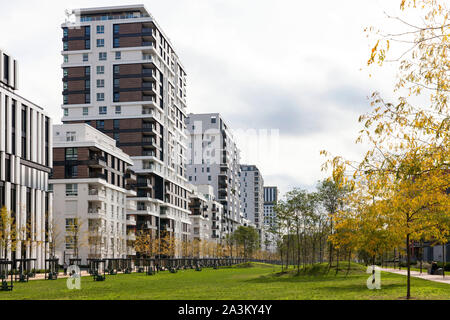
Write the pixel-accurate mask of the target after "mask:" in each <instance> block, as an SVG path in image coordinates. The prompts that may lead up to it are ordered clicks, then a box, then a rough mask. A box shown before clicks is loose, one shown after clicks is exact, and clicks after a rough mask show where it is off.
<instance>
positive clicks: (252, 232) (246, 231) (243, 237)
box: [233, 226, 259, 258]
mask: <svg viewBox="0 0 450 320" xmlns="http://www.w3.org/2000/svg"><path fill="white" fill-rule="evenodd" d="M233 238H234V239H235V241H236V244H237V245H239V246H242V251H243V256H244V257H245V258H249V257H252V255H253V253H254V252H255V251H256V250H257V249H258V247H259V234H258V231H257V230H256V229H255V228H253V227H244V226H239V227H238V228H237V229H236V230H235V231H234V233H233Z"/></svg>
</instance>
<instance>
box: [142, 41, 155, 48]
mask: <svg viewBox="0 0 450 320" xmlns="http://www.w3.org/2000/svg"><path fill="white" fill-rule="evenodd" d="M142 46H143V47H153V42H151V41H142Z"/></svg>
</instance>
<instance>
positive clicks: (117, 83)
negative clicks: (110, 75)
mask: <svg viewBox="0 0 450 320" xmlns="http://www.w3.org/2000/svg"><path fill="white" fill-rule="evenodd" d="M119 87H120V79H114V88H119Z"/></svg>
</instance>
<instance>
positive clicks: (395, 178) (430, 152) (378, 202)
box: [328, 0, 450, 299]
mask: <svg viewBox="0 0 450 320" xmlns="http://www.w3.org/2000/svg"><path fill="white" fill-rule="evenodd" d="M400 8H401V9H402V10H403V11H405V12H406V11H414V12H415V13H417V14H419V15H420V16H421V18H422V19H421V24H420V25H417V24H415V23H411V22H407V21H405V19H404V18H402V17H391V16H388V18H389V19H394V20H395V21H397V22H400V23H402V24H403V26H404V27H406V28H408V29H409V30H407V31H405V32H400V33H392V32H383V31H376V32H375V36H376V37H377V39H376V42H375V45H374V46H373V48H372V51H371V53H370V58H369V60H368V65H379V66H383V65H384V64H385V63H386V62H393V63H398V81H397V84H396V86H395V88H394V92H395V94H396V95H397V96H398V97H397V102H394V103H391V102H387V101H385V100H384V99H383V98H382V97H381V95H380V94H379V93H374V94H373V95H372V103H371V105H372V107H373V109H372V111H371V112H369V113H367V114H364V115H362V116H361V117H360V119H359V121H360V122H361V123H362V124H363V128H362V130H361V131H360V135H359V137H358V139H357V142H358V143H362V142H364V143H366V144H367V145H369V150H368V151H367V153H366V154H365V155H364V157H363V159H362V161H360V162H356V163H355V162H351V161H348V160H344V159H342V158H340V157H335V158H333V159H332V160H329V161H328V164H331V166H332V168H333V176H334V177H335V176H340V177H344V176H346V169H350V170H352V171H353V179H354V183H357V182H359V181H361V180H362V181H367V182H371V183H373V182H375V183H376V184H375V185H376V188H377V192H376V198H375V199H374V201H375V204H373V206H374V207H370V206H369V207H368V208H370V209H371V210H372V211H370V210H369V211H366V212H368V214H366V215H361V218H362V219H363V220H365V222H367V221H369V220H370V218H371V214H370V213H373V212H376V213H377V214H379V215H380V214H381V215H382V217H383V219H385V221H386V226H385V228H387V229H389V230H390V232H391V233H392V234H396V235H398V236H399V237H401V238H403V245H404V248H405V251H406V259H407V270H408V276H407V294H406V298H407V299H409V298H410V297H411V291H410V258H411V257H410V254H411V252H410V247H411V243H412V241H414V240H417V241H418V240H422V239H423V238H433V239H438V240H440V241H442V242H444V241H446V240H445V239H446V237H447V235H448V226H449V215H450V210H449V209H448V208H449V204H448V201H449V197H448V195H446V194H445V193H446V190H447V192H448V190H449V188H450V179H449V178H448V177H449V176H448V175H449V172H450V171H449V170H450V161H449V159H450V144H449V132H450V130H449V129H450V117H449V108H448V98H449V97H448V94H449V92H450V90H449V88H450V87H449V86H450V82H449V79H450V78H449V77H450V74H449V72H448V70H449V67H448V66H449V63H450V61H449V50H450V45H449V37H448V34H449V31H450V24H449V22H448V12H449V10H448V7H447V3H446V2H444V1H439V0H402V1H401V2H400ZM367 30H368V32H370V33H371V34H372V33H374V30H375V29H374V28H369V29H367ZM392 44H395V45H397V47H398V45H399V44H407V45H409V46H410V47H409V48H407V50H404V51H403V54H401V55H400V57H394V58H390V52H391V48H392ZM418 97H420V98H421V99H418ZM426 101H429V102H426ZM345 180H346V179H344V180H343V181H345ZM361 190H363V189H361ZM361 192H362V191H361ZM376 207H378V208H379V209H378V210H375V211H373V210H374V208H376ZM438 225H439V227H438ZM377 242H378V244H379V242H382V239H378V240H377Z"/></svg>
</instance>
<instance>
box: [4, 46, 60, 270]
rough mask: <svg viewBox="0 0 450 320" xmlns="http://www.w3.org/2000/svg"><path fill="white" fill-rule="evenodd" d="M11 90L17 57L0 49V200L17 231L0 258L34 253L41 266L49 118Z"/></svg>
mask: <svg viewBox="0 0 450 320" xmlns="http://www.w3.org/2000/svg"><path fill="white" fill-rule="evenodd" d="M17 90H18V62H17V61H16V60H15V59H14V58H13V57H11V56H10V55H9V54H7V53H6V52H5V51H2V50H1V49H0V206H1V207H6V209H7V210H8V214H9V215H10V216H11V218H12V221H13V223H12V224H10V226H15V227H16V231H17V233H16V240H17V242H16V243H15V245H14V246H12V247H13V248H12V250H11V248H10V249H8V250H6V251H7V252H6V253H5V248H0V259H1V258H3V259H4V258H6V259H9V260H10V259H13V258H28V259H36V262H35V267H36V268H38V269H44V268H45V259H46V258H48V256H49V240H51V239H49V236H50V232H49V229H48V228H49V223H48V222H49V221H50V220H51V219H52V198H53V197H52V194H51V192H49V190H48V177H49V174H50V173H51V166H52V121H51V119H50V118H49V117H48V116H47V115H46V114H45V112H44V110H43V109H42V108H41V107H39V106H37V105H36V104H34V103H32V102H30V101H28V100H27V99H25V98H23V97H21V96H19V95H18V92H17ZM0 247H1V244H0ZM5 254H6V257H5Z"/></svg>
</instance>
